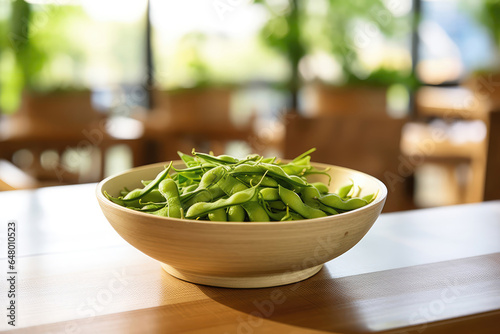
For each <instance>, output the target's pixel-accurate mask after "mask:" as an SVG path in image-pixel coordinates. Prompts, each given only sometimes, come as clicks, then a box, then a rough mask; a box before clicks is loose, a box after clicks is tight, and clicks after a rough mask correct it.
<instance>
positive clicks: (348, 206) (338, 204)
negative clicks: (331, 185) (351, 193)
mask: <svg viewBox="0 0 500 334" xmlns="http://www.w3.org/2000/svg"><path fill="white" fill-rule="evenodd" d="M319 201H320V202H321V204H324V205H326V206H329V207H331V208H334V209H340V210H344V211H350V210H354V209H358V208H361V207H362V206H365V205H366V204H368V202H367V201H366V200H364V199H362V198H359V197H356V198H350V199H348V200H343V199H342V198H340V196H339V195H337V194H328V195H325V196H322V197H320V198H319Z"/></svg>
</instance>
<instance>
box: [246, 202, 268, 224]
mask: <svg viewBox="0 0 500 334" xmlns="http://www.w3.org/2000/svg"><path fill="white" fill-rule="evenodd" d="M241 206H242V207H243V209H245V211H246V213H247V215H248V219H249V220H250V221H251V222H268V221H269V216H268V214H267V212H266V210H264V208H263V207H262V206H260V204H259V203H258V202H256V201H248V202H247V203H243V204H242V205H241Z"/></svg>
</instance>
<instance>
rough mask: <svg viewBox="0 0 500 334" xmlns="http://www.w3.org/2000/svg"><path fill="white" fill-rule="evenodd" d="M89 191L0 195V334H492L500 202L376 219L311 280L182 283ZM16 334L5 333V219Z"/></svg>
mask: <svg viewBox="0 0 500 334" xmlns="http://www.w3.org/2000/svg"><path fill="white" fill-rule="evenodd" d="M94 190H95V185H94V184H88V185H79V186H61V187H52V188H42V189H39V190H35V191H10V192H3V193H0V217H1V219H0V222H1V225H0V226H1V228H0V231H1V232H0V236H1V240H0V241H1V248H0V249H1V253H0V254H1V255H0V267H1V268H2V273H3V276H2V280H1V289H0V291H1V297H0V298H1V300H2V310H3V311H2V312H3V313H4V314H2V317H1V319H2V320H1V322H0V330H13V329H15V330H14V331H13V332H15V333H18V332H19V333H179V332H189V333H221V334H226V333H238V334H240V333H241V334H245V333H364V332H384V333H498V331H499V329H500V201H494V202H486V203H481V204H469V205H463V206H454V207H443V208H437V209H427V210H417V211H408V212H402V213H388V214H383V215H382V216H381V217H380V218H379V219H378V221H377V222H376V223H375V225H374V226H373V228H372V229H371V230H370V231H369V232H368V234H367V235H366V237H365V238H364V239H363V240H361V242H360V243H359V244H358V245H356V246H355V247H354V248H353V249H351V250H350V251H348V252H347V253H345V254H344V255H342V256H341V257H339V258H337V259H334V260H332V261H330V262H328V263H327V264H326V265H325V267H324V268H323V269H322V270H321V271H320V272H319V273H318V274H316V275H315V276H313V277H312V278H310V279H308V280H305V281H302V282H299V283H296V284H292V285H286V286H281V287H274V288H267V289H240V290H238V289H224V288H214V287H208V286H198V285H195V284H191V283H187V282H184V281H180V280H178V279H176V278H173V277H171V276H170V275H168V274H167V273H165V272H164V271H163V270H162V268H161V267H160V265H159V264H158V263H157V262H156V261H155V260H152V259H150V258H148V257H147V256H145V255H143V254H142V253H140V252H139V251H137V250H136V249H135V248H133V247H132V246H130V245H128V244H127V243H125V241H123V240H122V239H121V238H120V237H119V236H118V234H117V233H116V232H115V231H114V230H113V229H112V228H111V226H110V225H109V224H108V223H107V221H106V219H105V218H104V216H103V215H102V213H101V212H100V209H99V207H98V205H97V201H96V199H95V196H94ZM11 220H14V221H15V222H16V224H17V239H16V243H17V262H16V268H15V269H16V270H17V277H16V279H17V286H16V293H17V295H16V327H15V328H13V327H12V326H9V325H8V324H7V321H8V320H9V319H8V318H7V317H6V315H7V310H6V307H5V305H7V302H8V301H7V292H6V291H7V290H8V288H9V287H8V286H7V281H6V279H5V277H6V276H7V271H8V267H7V266H8V264H7V250H6V249H7V247H6V244H5V243H6V230H7V224H8V222H9V221H11Z"/></svg>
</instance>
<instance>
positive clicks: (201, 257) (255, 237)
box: [96, 161, 387, 288]
mask: <svg viewBox="0 0 500 334" xmlns="http://www.w3.org/2000/svg"><path fill="white" fill-rule="evenodd" d="M313 165H314V166H315V167H317V168H320V169H324V168H326V167H329V168H330V170H329V173H330V175H331V176H332V182H331V184H330V191H336V190H337V189H338V188H339V187H341V186H344V185H346V184H349V183H350V182H351V180H352V181H354V182H355V184H357V185H359V186H361V187H362V189H363V191H362V195H364V194H369V193H374V192H378V196H377V198H376V199H375V200H374V201H373V202H372V203H370V204H368V205H367V206H364V207H362V208H360V209H357V210H353V211H350V212H346V213H343V214H339V215H335V216H328V217H322V218H315V219H305V220H298V221H290V222H267V223H264V222H263V223H257V222H255V223H250V222H241V223H230V222H210V221H195V220H187V219H174V218H164V217H158V216H154V215H152V214H148V213H142V212H137V211H134V210H131V209H127V208H124V207H122V206H120V205H117V204H115V203H112V202H111V201H109V200H108V199H107V198H106V197H105V196H104V194H103V192H104V191H106V192H108V193H109V194H110V195H113V196H118V194H119V191H120V190H121V189H122V188H123V187H124V186H125V187H127V188H128V189H134V188H137V187H142V185H141V183H140V181H141V180H149V179H153V178H154V177H155V176H156V175H157V174H158V173H159V172H160V171H161V170H162V169H163V168H164V166H165V163H158V164H153V165H147V166H143V167H138V168H133V169H131V170H129V171H126V172H123V173H120V174H118V175H115V176H111V177H108V178H106V179H104V180H103V181H101V182H100V183H99V184H98V186H97V189H96V192H97V199H98V201H99V205H100V206H101V209H102V211H103V213H104V215H105V216H106V218H107V219H108V221H109V222H110V223H111V225H112V226H113V228H114V229H115V230H116V232H118V234H119V235H120V236H121V237H123V238H124V239H125V240H126V241H127V242H128V243H130V244H131V245H132V246H134V247H135V248H137V249H138V250H140V251H141V252H143V253H144V254H146V255H148V256H150V257H152V258H154V259H156V260H158V261H160V262H161V263H162V267H163V268H164V269H165V270H166V271H167V272H168V273H170V274H171V275H173V276H175V277H177V278H180V279H183V280H186V281H189V282H193V283H198V284H204V285H211V286H220V287H230V288H260V287H270V286H278V285H284V284H290V283H294V282H298V281H301V280H304V279H306V278H308V277H310V276H312V275H314V274H315V273H317V272H318V271H319V270H320V269H321V267H322V266H323V264H324V263H325V262H327V261H330V260H332V259H334V258H336V257H338V256H339V255H341V254H343V253H345V252H346V251H347V250H349V249H350V248H352V247H353V246H354V245H356V244H357V243H358V242H359V241H360V240H361V238H363V236H364V235H365V234H366V233H367V232H368V230H369V229H370V228H371V226H372V225H373V223H374V222H375V220H376V219H377V217H378V216H379V214H380V212H381V211H382V208H383V206H384V203H385V199H386V196H387V188H386V187H385V185H384V184H383V183H382V182H381V181H379V180H377V179H376V178H374V177H372V176H370V175H367V174H364V173H361V172H358V171H355V170H352V169H348V168H343V167H338V166H331V165H325V164H318V163H314V164H313ZM176 166H177V167H178V168H182V167H183V166H184V164H183V163H182V162H181V161H176V162H174V167H176ZM309 181H310V182H314V181H323V182H325V181H327V180H326V176H324V175H323V176H322V175H314V176H311V178H310V179H309Z"/></svg>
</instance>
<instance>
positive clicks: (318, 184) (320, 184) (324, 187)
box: [311, 182, 330, 195]
mask: <svg viewBox="0 0 500 334" xmlns="http://www.w3.org/2000/svg"><path fill="white" fill-rule="evenodd" d="M311 184H312V186H313V187H314V188H316V189H318V191H319V193H320V194H322V195H325V194H328V192H329V191H330V190H329V189H328V186H327V185H326V184H324V183H323V182H314V183H311Z"/></svg>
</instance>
